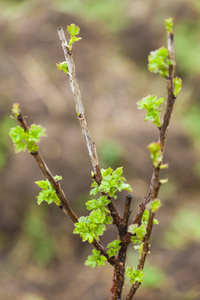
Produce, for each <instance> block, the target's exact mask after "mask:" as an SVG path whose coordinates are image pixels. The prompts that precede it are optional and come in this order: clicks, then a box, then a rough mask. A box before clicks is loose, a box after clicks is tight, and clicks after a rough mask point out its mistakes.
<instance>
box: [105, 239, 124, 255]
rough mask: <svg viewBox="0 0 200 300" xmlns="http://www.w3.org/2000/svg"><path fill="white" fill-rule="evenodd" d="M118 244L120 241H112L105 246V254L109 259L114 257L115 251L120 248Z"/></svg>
mask: <svg viewBox="0 0 200 300" xmlns="http://www.w3.org/2000/svg"><path fill="white" fill-rule="evenodd" d="M120 243H121V241H119V240H114V241H112V242H111V243H109V244H108V245H107V248H108V250H107V252H106V253H107V254H108V256H109V257H112V256H116V254H117V251H119V250H120V248H121V246H120Z"/></svg>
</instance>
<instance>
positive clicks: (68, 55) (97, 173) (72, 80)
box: [58, 27, 122, 227]
mask: <svg viewBox="0 0 200 300" xmlns="http://www.w3.org/2000/svg"><path fill="white" fill-rule="evenodd" d="M58 35H59V38H60V41H61V45H62V48H63V52H64V57H65V60H66V63H67V66H68V75H69V84H70V87H71V90H72V93H73V96H74V102H75V107H76V113H77V117H78V120H79V122H80V126H81V130H82V134H83V136H84V139H85V142H86V145H87V148H88V153H89V156H90V159H91V162H92V167H93V171H94V180H95V181H96V182H97V184H98V185H100V184H101V181H102V176H101V170H100V166H99V162H98V156H97V150H96V146H95V143H94V142H93V141H92V139H91V134H90V131H89V129H88V125H87V121H86V116H85V110H84V106H83V102H82V99H81V93H80V89H79V86H78V82H77V79H76V71H75V65H74V60H73V53H72V50H71V49H70V48H69V47H68V43H67V39H66V37H65V33H64V30H63V28H62V27H59V28H58ZM108 209H109V210H110V213H111V216H112V218H113V224H116V226H117V227H119V226H120V224H121V221H122V218H121V217H120V215H119V213H118V212H117V209H116V207H115V205H114V204H113V203H112V201H111V202H110V203H109V205H108Z"/></svg>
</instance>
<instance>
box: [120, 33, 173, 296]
mask: <svg viewBox="0 0 200 300" xmlns="http://www.w3.org/2000/svg"><path fill="white" fill-rule="evenodd" d="M167 40H168V52H169V59H171V60H172V61H173V63H172V64H171V65H170V66H169V70H168V77H167V78H166V87H167V107H166V110H165V114H164V118H163V122H162V125H161V128H160V135H159V142H160V145H161V154H162V161H163V154H164V149H165V144H166V138H167V131H168V127H169V122H170V119H171V115H172V111H173V107H174V103H175V99H176V97H175V96H174V84H173V79H174V66H175V59H174V34H173V32H172V31H170V33H168V36H167ZM162 161H161V163H160V164H159V165H158V167H157V168H155V167H154V169H153V174H152V178H151V182H150V185H149V188H148V191H147V194H146V196H145V198H144V200H143V201H142V203H141V204H140V205H139V210H138V212H137V215H136V217H135V220H134V224H138V225H140V224H141V219H142V215H143V213H144V211H145V208H146V205H147V204H148V203H149V201H150V200H154V199H156V198H157V196H158V193H159V190H160V186H161V183H160V182H159V175H160V165H161V164H162ZM154 215H155V213H153V212H152V211H151V210H150V211H149V220H148V224H147V229H146V230H147V231H146V235H145V237H144V241H143V248H142V253H141V256H140V259H139V263H138V267H137V269H138V270H143V268H144V264H145V261H146V257H147V254H148V252H149V249H150V246H149V245H150V244H149V241H150V237H151V232H152V228H153V220H154ZM140 284H141V283H139V282H137V281H136V282H135V283H134V284H133V285H132V287H131V289H130V291H129V293H128V295H127V297H126V300H131V299H132V298H133V296H134V294H135V293H136V291H137V289H138V288H139V286H140Z"/></svg>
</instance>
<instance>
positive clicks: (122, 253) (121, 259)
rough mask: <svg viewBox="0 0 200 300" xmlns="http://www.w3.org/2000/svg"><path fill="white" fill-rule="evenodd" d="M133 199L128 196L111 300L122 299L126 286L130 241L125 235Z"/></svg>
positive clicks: (120, 229) (120, 230)
mask: <svg viewBox="0 0 200 300" xmlns="http://www.w3.org/2000/svg"><path fill="white" fill-rule="evenodd" d="M131 201H132V196H131V195H128V196H126V202H125V209H124V217H123V224H122V226H121V227H120V228H119V238H120V240H121V244H120V246H121V248H120V250H119V252H118V256H117V263H116V265H115V268H114V273H113V285H112V288H111V293H112V295H111V297H110V298H109V300H120V299H121V294H122V289H123V286H124V281H125V261H126V253H127V248H128V245H129V243H130V241H127V240H126V239H125V236H126V234H127V228H128V220H129V216H130V206H131Z"/></svg>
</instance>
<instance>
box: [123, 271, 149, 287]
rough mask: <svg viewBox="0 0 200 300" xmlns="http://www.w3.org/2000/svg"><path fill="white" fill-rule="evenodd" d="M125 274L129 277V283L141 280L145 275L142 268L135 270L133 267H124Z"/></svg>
mask: <svg viewBox="0 0 200 300" xmlns="http://www.w3.org/2000/svg"><path fill="white" fill-rule="evenodd" d="M126 275H127V276H128V277H129V278H130V279H129V280H130V283H132V284H134V283H136V281H137V282H139V283H140V282H142V280H143V279H142V277H143V276H144V275H145V274H144V273H143V271H142V270H135V269H134V268H133V267H127V268H126Z"/></svg>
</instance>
